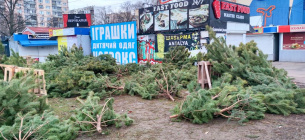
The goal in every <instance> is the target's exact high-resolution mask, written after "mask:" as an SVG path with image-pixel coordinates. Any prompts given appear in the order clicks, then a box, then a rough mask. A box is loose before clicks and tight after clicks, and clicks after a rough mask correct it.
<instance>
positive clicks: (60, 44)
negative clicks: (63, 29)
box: [57, 36, 68, 51]
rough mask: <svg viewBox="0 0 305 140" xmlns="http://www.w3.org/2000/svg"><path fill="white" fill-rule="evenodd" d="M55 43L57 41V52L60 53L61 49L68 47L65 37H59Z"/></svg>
mask: <svg viewBox="0 0 305 140" xmlns="http://www.w3.org/2000/svg"><path fill="white" fill-rule="evenodd" d="M57 41H58V51H60V50H61V48H63V47H65V48H67V46H68V39H67V37H63V36H60V37H58V38H57Z"/></svg>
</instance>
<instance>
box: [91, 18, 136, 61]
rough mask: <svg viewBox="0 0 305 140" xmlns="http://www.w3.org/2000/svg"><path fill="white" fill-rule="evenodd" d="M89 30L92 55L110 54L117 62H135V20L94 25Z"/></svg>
mask: <svg viewBox="0 0 305 140" xmlns="http://www.w3.org/2000/svg"><path fill="white" fill-rule="evenodd" d="M90 30H91V33H90V34H91V51H92V53H93V56H99V55H101V54H110V55H112V57H114V58H115V59H116V60H117V62H118V63H120V64H127V63H137V62H138V58H137V31H136V22H135V21H133V22H124V23H115V24H105V25H95V26H91V27H90Z"/></svg>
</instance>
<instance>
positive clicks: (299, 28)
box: [290, 25, 305, 32]
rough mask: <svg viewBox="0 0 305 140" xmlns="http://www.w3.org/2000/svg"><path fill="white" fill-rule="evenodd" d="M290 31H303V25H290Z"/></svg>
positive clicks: (304, 29)
mask: <svg viewBox="0 0 305 140" xmlns="http://www.w3.org/2000/svg"><path fill="white" fill-rule="evenodd" d="M290 32H305V25H290Z"/></svg>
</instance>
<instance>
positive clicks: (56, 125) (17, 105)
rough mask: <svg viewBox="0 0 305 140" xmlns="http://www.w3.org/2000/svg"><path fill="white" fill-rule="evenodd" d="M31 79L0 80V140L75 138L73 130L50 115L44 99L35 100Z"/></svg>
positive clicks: (36, 98)
mask: <svg viewBox="0 0 305 140" xmlns="http://www.w3.org/2000/svg"><path fill="white" fill-rule="evenodd" d="M34 87H35V80H34V76H33V75H31V74H28V76H26V77H22V78H20V79H13V80H11V81H10V82H5V81H0V139H5V140H8V139H17V140H28V139H54V140H55V139H61V140H71V139H74V138H76V136H77V133H76V131H77V130H76V129H75V127H73V126H72V125H71V123H69V122H68V121H65V122H62V121H60V120H59V119H58V117H57V116H55V115H53V113H52V111H51V110H49V106H48V105H47V104H46V100H45V99H46V97H37V96H36V95H35V94H34V93H31V92H30V91H31V90H30V89H32V88H34Z"/></svg>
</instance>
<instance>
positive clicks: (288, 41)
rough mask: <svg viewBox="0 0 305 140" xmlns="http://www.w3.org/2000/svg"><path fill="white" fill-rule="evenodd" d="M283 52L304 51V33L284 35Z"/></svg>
mask: <svg viewBox="0 0 305 140" xmlns="http://www.w3.org/2000/svg"><path fill="white" fill-rule="evenodd" d="M283 50H305V33H285V34H284V36H283Z"/></svg>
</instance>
